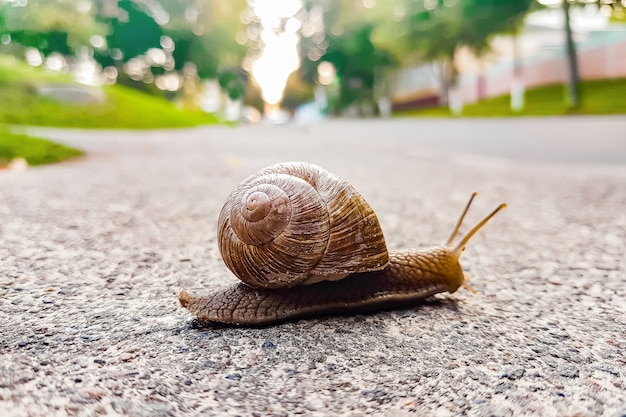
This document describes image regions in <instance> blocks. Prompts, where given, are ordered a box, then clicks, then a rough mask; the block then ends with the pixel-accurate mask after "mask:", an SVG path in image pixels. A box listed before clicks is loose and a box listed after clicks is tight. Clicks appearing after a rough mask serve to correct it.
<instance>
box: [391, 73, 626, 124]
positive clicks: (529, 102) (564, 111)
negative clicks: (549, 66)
mask: <svg viewBox="0 0 626 417" xmlns="http://www.w3.org/2000/svg"><path fill="white" fill-rule="evenodd" d="M579 88H580V90H579V91H580V95H581V97H583V100H581V104H580V105H579V106H578V107H576V108H568V106H567V104H566V100H565V99H564V96H565V94H566V90H565V87H564V86H562V85H550V86H545V87H540V88H535V89H531V90H527V91H526V94H525V97H524V103H525V105H524V109H523V110H521V111H519V112H513V111H512V110H511V105H510V103H511V96H510V95H509V94H506V95H502V96H499V97H494V98H490V99H485V100H481V101H479V102H477V103H474V104H469V105H466V106H465V107H463V113H462V116H465V117H515V116H559V115H568V114H578V115H599V114H625V113H626V100H624V97H626V79H623V78H618V79H609V80H597V81H583V82H581V83H580V86H579ZM394 115H395V116H399V117H450V110H449V109H448V107H434V108H425V109H416V110H407V111H401V112H396V113H394Z"/></svg>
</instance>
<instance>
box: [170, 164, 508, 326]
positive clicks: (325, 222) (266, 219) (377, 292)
mask: <svg viewBox="0 0 626 417" xmlns="http://www.w3.org/2000/svg"><path fill="white" fill-rule="evenodd" d="M475 196H476V193H473V194H472V196H471V198H470V199H469V202H468V203H467V205H466V206H465V209H464V210H463V212H462V214H461V216H460V217H459V219H458V221H457V223H456V224H455V226H454V229H453V231H452V233H451V235H450V237H449V239H448V240H447V242H446V244H445V245H444V246H438V247H433V248H429V249H403V250H392V251H388V250H387V247H386V244H385V239H384V237H383V233H382V230H381V228H380V225H379V223H378V219H377V217H376V214H375V213H374V211H373V209H372V208H371V207H370V205H369V204H368V203H367V202H366V201H365V199H364V198H363V197H362V196H361V195H360V194H359V193H358V192H357V191H356V190H355V189H354V187H352V186H351V185H350V184H349V183H347V182H346V181H344V180H342V179H340V178H338V177H337V176H335V175H333V174H331V173H330V172H328V171H326V170H325V169H323V168H321V167H318V166H316V165H313V164H310V163H306V162H287V163H280V164H277V165H273V166H270V167H267V168H264V169H262V170H261V171H259V172H257V173H256V174H253V175H251V176H250V177H248V178H246V179H245V180H244V181H242V182H241V183H240V184H239V186H238V187H237V188H235V190H234V191H232V193H231V194H230V196H229V197H228V200H227V201H226V203H225V204H224V207H223V208H222V210H221V213H220V215H219V219H218V244H219V249H220V253H221V255H222V258H223V260H224V262H225V263H226V266H227V267H228V268H229V269H230V270H231V271H232V272H233V273H234V274H235V275H236V276H237V277H238V278H239V279H240V280H241V281H242V282H241V283H239V284H236V285H234V286H231V287H230V288H227V289H225V290H222V291H219V292H216V293H214V294H211V295H208V296H203V297H194V296H191V295H190V294H189V293H187V292H186V291H184V290H182V291H181V292H180V293H179V294H178V300H179V301H180V304H181V305H182V306H183V307H185V308H186V309H188V310H189V311H190V312H191V313H193V314H195V315H196V316H197V319H198V321H200V322H217V323H224V324H229V325H247V326H259V325H269V324H274V323H278V322H282V321H286V320H291V319H295V318H303V317H311V316H316V315H329V314H347V313H362V312H374V311H379V310H384V309H392V308H401V307H405V306H409V305H412V304H415V303H417V302H419V301H420V300H422V299H424V298H426V297H429V296H431V295H433V294H436V293H441V292H445V291H447V292H449V293H453V292H455V291H456V290H458V289H459V288H460V287H461V286H463V287H465V288H467V289H469V290H471V291H474V290H473V289H472V287H471V286H469V284H467V282H466V281H467V277H466V276H465V274H464V273H463V270H462V268H461V265H460V264H459V257H460V256H461V253H462V252H463V250H464V249H465V246H466V245H467V243H468V241H469V239H470V238H471V237H472V236H473V235H474V234H475V233H476V232H477V231H478V230H479V229H480V228H481V227H482V226H483V225H484V224H485V223H487V221H488V220H489V219H491V217H493V216H494V215H495V214H496V213H497V212H498V211H499V210H501V209H502V208H504V207H505V206H506V204H504V203H501V204H500V205H499V206H498V207H497V208H496V209H495V210H493V211H492V212H491V213H490V214H489V215H488V216H486V217H485V218H484V219H483V220H481V221H480V222H479V223H478V224H477V225H476V226H474V227H473V228H472V229H471V230H470V231H469V233H467V235H466V236H465V237H463V238H462V239H461V240H460V241H459V243H457V244H456V245H454V246H453V241H454V239H455V237H456V235H457V234H458V231H459V228H460V227H461V223H462V222H463V219H464V217H465V214H466V213H467V211H468V209H469V207H470V205H471V203H472V201H473V199H474V197H475Z"/></svg>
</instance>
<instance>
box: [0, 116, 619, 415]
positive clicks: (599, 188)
mask: <svg viewBox="0 0 626 417" xmlns="http://www.w3.org/2000/svg"><path fill="white" fill-rule="evenodd" d="M32 132H33V133H36V134H40V135H42V136H45V137H49V138H53V139H56V140H58V141H61V142H65V143H69V144H72V145H75V146H77V147H79V148H83V149H86V150H87V151H88V152H89V155H88V156H87V157H86V158H84V159H82V160H79V161H75V162H70V163H65V164H58V165H51V166H46V167H39V168H31V169H28V170H27V171H26V172H23V173H18V172H11V173H5V174H2V175H0V415H2V416H5V415H6V416H12V417H22V416H29V417H30V416H47V417H49V416H66V415H98V414H113V415H116V414H118V415H131V416H146V417H148V416H150V417H153V416H177V415H245V416H251V415H276V416H288V415H296V414H299V415H307V416H328V415H336V416H350V417H354V416H357V417H358V416H364V415H375V416H386V417H399V416H410V415H420V416H435V415H436V416H453V415H471V416H517V415H524V416H531V415H533V416H534V415H536V416H574V415H581V416H583V415H584V416H608V417H621V416H623V415H625V414H626V400H625V399H624V375H625V374H626V363H625V362H624V357H625V355H624V353H625V349H626V335H625V333H624V329H625V328H626V319H625V317H626V285H625V283H626V250H625V242H626V212H625V211H624V207H626V155H625V149H626V135H625V134H626V118H624V117H606V118H604V117H603V118H559V119H515V120H504V119H496V120H387V121H377V120H346V121H343V120H337V121H331V122H328V123H325V124H322V125H312V126H298V125H289V124H288V125H283V126H243V127H240V128H229V127H206V128H204V127H203V128H195V129H185V130H175V131H148V132H141V131H135V132H124V131H122V132H120V131H73V130H55V129H33V130H32ZM285 160H308V161H311V162H314V163H318V164H320V165H322V166H324V167H326V168H327V169H329V170H330V171H332V172H334V173H336V174H338V175H340V176H341V177H343V178H345V179H346V180H348V181H349V182H351V183H352V184H353V185H354V186H355V187H356V189H357V190H359V191H360V192H361V193H362V194H363V195H364V197H365V198H366V199H367V200H368V201H369V202H370V204H371V205H372V207H373V208H374V210H375V211H376V213H377V215H378V218H379V220H380V223H381V225H382V229H383V231H384V234H385V238H386V240H387V243H388V246H389V247H390V248H402V247H412V246H413V247H414V246H428V245H433V244H437V243H440V242H441V241H442V240H444V239H445V237H446V236H447V235H448V232H449V230H450V228H451V227H452V225H453V223H454V221H455V220H456V218H457V216H458V215H459V212H460V210H461V208H462V207H463V205H464V204H465V202H466V201H467V198H468V197H469V195H470V193H471V192H472V191H479V196H478V198H477V199H476V201H475V203H474V205H475V207H472V210H471V211H470V213H469V214H468V219H467V224H466V225H465V226H464V227H463V230H461V233H464V232H465V231H467V229H468V228H469V227H470V225H471V224H473V223H474V222H476V221H477V219H479V218H480V217H482V215H484V214H485V213H487V212H488V211H489V210H491V209H492V208H493V207H495V205H496V204H497V203H499V202H500V201H506V202H507V203H508V207H507V209H506V210H504V211H503V212H502V213H500V214H498V215H497V217H496V218H494V219H493V220H492V221H491V222H490V223H489V224H488V225H487V226H486V228H485V229H484V230H483V231H481V232H479V233H478V234H477V236H475V237H474V238H473V239H472V241H471V242H470V244H469V246H468V247H467V250H466V251H465V252H464V254H463V257H462V259H461V261H462V262H461V263H462V264H463V266H464V269H465V271H466V272H467V273H468V274H469V275H471V276H472V286H474V287H475V288H476V290H477V294H471V293H469V292H467V291H464V290H461V291H458V292H456V293H454V294H445V295H440V296H437V297H435V298H434V299H433V300H431V301H429V302H427V303H425V304H423V305H421V306H416V307H414V308H408V309H404V310H397V311H388V312H381V313H378V314H372V315H359V316H348V317H331V318H321V319H312V320H306V321H297V322H293V323H285V324H282V325H279V326H275V327H269V328H262V329H238V328H234V329H229V328H226V329H224V328H203V329H197V328H194V326H193V325H192V319H191V317H190V316H189V314H187V312H186V311H184V310H183V309H182V308H181V307H180V306H179V305H178V303H177V300H176V294H177V292H178V291H179V290H180V289H182V288H185V289H187V290H188V291H190V292H194V293H202V292H208V291H213V290H216V289H221V288H223V287H225V286H227V285H230V284H232V283H233V282H234V278H233V276H232V275H231V274H230V273H229V272H228V271H227V269H226V267H225V266H224V264H223V263H222V261H221V259H220V256H219V252H218V250H217V243H216V236H215V234H216V230H215V228H216V227H215V226H216V222H217V217H218V213H219V211H220V209H221V207H222V205H223V203H224V200H225V198H226V196H227V195H228V194H229V192H230V191H231V190H232V189H233V188H234V187H235V186H236V184H237V183H239V181H241V180H242V179H243V178H245V177H246V176H248V175H250V174H251V173H252V172H254V171H255V170H257V169H259V168H261V167H264V166H266V165H269V164H272V163H275V162H279V161H285Z"/></svg>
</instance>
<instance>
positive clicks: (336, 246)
mask: <svg viewBox="0 0 626 417" xmlns="http://www.w3.org/2000/svg"><path fill="white" fill-rule="evenodd" d="M218 242H219V248H220V252H221V254H222V258H223V259H224V262H225V263H226V265H227V266H228V268H229V269H230V270H231V271H232V272H233V273H234V274H235V275H236V276H237V277H238V278H239V279H240V280H242V281H243V282H245V283H247V284H249V285H251V286H254V287H264V288H280V287H293V286H295V285H298V284H300V283H302V282H304V281H306V280H308V279H309V278H311V277H312V276H322V277H323V276H333V275H337V274H349V273H354V272H366V271H374V270H380V269H382V268H384V267H385V266H386V265H387V263H388V253H387V248H386V245H385V240H384V237H383V233H382V230H381V229H380V226H379V224H378V219H377V218H376V214H375V213H374V211H373V210H372V208H371V207H370V206H369V204H368V203H367V202H366V201H365V199H364V198H363V197H362V196H361V195H360V194H359V193H358V192H357V191H356V190H355V189H354V187H352V186H351V185H350V184H348V183H347V182H346V181H343V180H341V179H339V178H338V177H337V176H335V175H333V174H331V173H329V172H328V171H326V170H324V169H323V168H320V167H318V166H316V165H313V164H309V163H305V162H290V163H282V164H277V165H273V166H271V167H268V168H265V169H263V170H261V171H259V172H257V173H256V174H254V175H252V176H250V177H248V178H247V179H245V180H244V181H243V182H241V184H239V186H238V187H237V188H236V189H235V190H234V191H233V192H232V193H231V194H230V196H229V198H228V200H227V202H226V204H225V205H224V207H223V208H222V211H221V213H220V217H219V220H218Z"/></svg>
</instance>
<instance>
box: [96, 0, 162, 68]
mask: <svg viewBox="0 0 626 417" xmlns="http://www.w3.org/2000/svg"><path fill="white" fill-rule="evenodd" d="M117 7H119V9H120V10H119V11H118V13H117V14H115V15H112V16H102V15H96V19H97V20H98V21H101V22H103V23H104V24H105V25H106V26H107V27H108V33H107V35H106V41H107V45H108V48H107V49H106V53H97V54H96V58H97V59H98V60H100V62H101V63H104V64H105V65H106V64H107V63H109V62H110V61H111V60H113V61H116V60H117V59H116V57H115V55H114V54H115V51H116V50H118V51H120V52H121V56H120V57H119V60H121V61H123V62H128V61H129V60H131V59H132V58H135V57H137V56H139V55H142V54H144V53H145V52H146V51H148V49H150V48H160V46H161V44H160V41H161V36H162V35H163V31H162V29H161V27H160V26H159V24H157V22H155V20H154V18H153V17H151V16H150V15H148V13H147V12H145V11H144V10H142V8H141V7H140V6H139V5H138V4H137V3H135V2H134V1H131V0H120V1H119V2H118V3H117Z"/></svg>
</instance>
